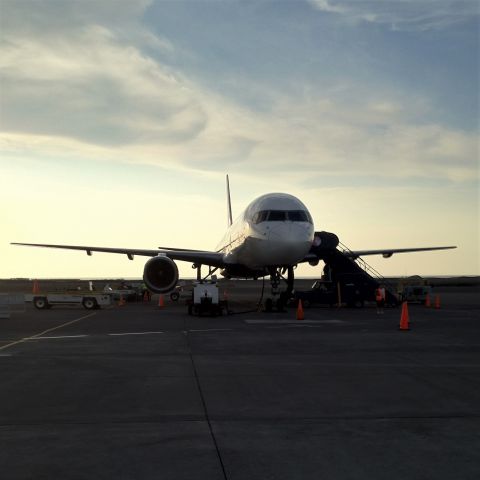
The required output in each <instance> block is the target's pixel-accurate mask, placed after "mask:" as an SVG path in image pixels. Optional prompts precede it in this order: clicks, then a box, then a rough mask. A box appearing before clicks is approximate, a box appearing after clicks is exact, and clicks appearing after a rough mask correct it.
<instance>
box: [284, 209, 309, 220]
mask: <svg viewBox="0 0 480 480" xmlns="http://www.w3.org/2000/svg"><path fill="white" fill-rule="evenodd" d="M287 213H288V219H289V220H290V221H292V222H308V217H307V213H306V212H305V211H304V210H290V211H288V212H287Z"/></svg>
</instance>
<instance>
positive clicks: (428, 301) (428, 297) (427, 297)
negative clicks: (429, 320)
mask: <svg viewBox="0 0 480 480" xmlns="http://www.w3.org/2000/svg"><path fill="white" fill-rule="evenodd" d="M425 306H426V307H427V308H430V307H431V306H432V304H431V302H430V294H429V293H427V296H426V297H425Z"/></svg>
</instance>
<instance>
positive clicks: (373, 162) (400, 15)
mask: <svg viewBox="0 0 480 480" xmlns="http://www.w3.org/2000/svg"><path fill="white" fill-rule="evenodd" d="M0 5H1V10H0V21H1V32H0V34H1V43H0V69H1V72H0V73H1V83H0V101H1V110H0V120H1V135H0V152H1V153H0V179H1V182H0V258H1V262H0V278H9V277H37V278H43V277H80V278H99V277H100V278H101V277H114V276H117V277H140V276H141V275H142V272H143V265H144V263H145V261H146V258H144V257H143V258H142V257H136V258H135V259H134V261H129V260H128V259H127V257H126V256H121V255H109V254H94V255H93V256H92V257H88V256H87V255H86V254H85V253H82V252H73V251H59V250H48V249H34V248H25V247H15V246H11V245H10V244H9V243H10V242H32V243H61V244H69V243H70V244H76V245H92V246H114V247H132V248H156V247H158V246H160V245H161V246H167V247H168V246H170V247H183V248H198V249H206V250H211V249H214V248H215V246H216V245H217V243H218V241H219V240H220V238H221V237H222V235H223V233H224V231H225V228H226V223H227V213H226V200H225V174H226V173H229V175H230V181H231V190H232V203H233V205H232V206H233V211H234V216H235V215H238V214H239V213H240V212H241V211H242V210H243V209H244V208H245V207H246V206H247V204H248V203H249V202H250V201H251V200H253V199H254V198H255V197H256V196H259V195H261V194H264V193H268V192H287V193H291V194H293V195H295V196H298V197H299V198H300V199H301V200H302V201H303V202H304V203H305V204H306V205H307V207H308V208H309V210H310V212H311V213H312V216H313V218H314V221H315V227H316V230H326V231H330V232H335V233H336V234H337V235H338V236H339V237H340V240H341V241H342V242H343V243H344V244H346V245H347V246H348V247H350V248H351V249H378V248H396V247H398V248H405V247H424V246H435V245H457V246H458V249H457V250H451V251H444V252H433V253H414V254H401V255H394V256H393V257H392V258H391V259H383V258H381V257H368V258H367V260H368V262H369V263H370V264H371V265H372V266H373V267H374V268H376V269H377V270H378V271H380V272H382V273H383V274H384V275H387V276H388V275H401V276H404V275H414V274H419V275H465V274H467V275H474V274H479V273H480V268H479V202H480V197H479V86H478V85H479V83H478V82H479V13H480V12H479V9H480V3H479V2H478V1H477V0H473V1H469V0H390V1H380V0H378V1H375V0H356V1H347V0H304V1H302V0H296V1H269V0H256V1H215V2H213V1H189V2H187V1H155V0H141V1H136V2H135V1H130V0H128V1H127V0H125V1H123V0H118V1H115V0H100V1H96V0H95V1H93V0H92V1H88V0H85V1H80V0H78V1H69V0H57V1H50V0H43V1H42V0H37V1H30V0H19V1H17V0H0ZM179 268H180V273H181V275H183V276H193V274H194V271H193V270H192V269H191V267H190V265H189V264H185V263H182V262H179ZM320 273H321V268H320V267H316V268H314V267H310V266H308V265H303V266H301V267H299V268H298V270H297V275H300V276H317V277H318V276H319V275H320Z"/></svg>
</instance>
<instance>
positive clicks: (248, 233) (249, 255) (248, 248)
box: [13, 175, 456, 304]
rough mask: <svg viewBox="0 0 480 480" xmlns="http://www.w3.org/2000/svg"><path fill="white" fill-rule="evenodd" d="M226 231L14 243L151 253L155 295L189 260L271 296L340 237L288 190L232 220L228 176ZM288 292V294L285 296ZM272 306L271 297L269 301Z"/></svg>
mask: <svg viewBox="0 0 480 480" xmlns="http://www.w3.org/2000/svg"><path fill="white" fill-rule="evenodd" d="M227 201H228V230H227V232H226V233H225V235H224V237H223V239H222V240H221V242H220V243H219V245H218V246H217V248H216V250H214V251H205V250H188V249H182V248H163V247H159V248H158V249H157V250H139V249H131V248H108V247H91V246H79V245H50V244H41V243H13V245H27V246H34V247H48V248H64V249H70V250H83V251H86V252H87V254H88V255H92V252H107V253H122V254H125V255H127V257H128V258H129V259H130V260H133V257H134V255H141V256H146V257H152V258H151V259H150V260H148V261H147V263H146V264H145V267H144V271H143V279H144V282H145V284H146V285H147V287H148V288H149V289H150V290H151V291H152V292H155V293H167V292H169V291H171V290H172V289H173V288H175V285H176V284H177V282H178V268H177V265H176V264H175V261H176V260H177V261H184V262H191V263H192V264H193V267H194V268H197V270H198V275H197V277H198V278H199V277H200V272H201V266H202V265H205V266H208V267H209V274H208V275H207V277H208V276H210V275H212V274H213V273H214V272H215V271H216V270H217V269H221V274H222V275H223V276H224V277H227V278H254V279H257V278H259V277H265V276H270V281H271V284H272V294H273V295H275V294H277V293H278V292H277V287H278V285H279V283H280V279H282V278H283V279H285V278H284V277H283V275H284V274H285V273H287V272H288V275H287V279H285V280H286V282H287V285H288V287H287V292H288V293H291V290H292V289H293V281H294V267H296V265H298V264H299V263H302V262H309V263H310V264H311V265H317V264H318V263H319V261H320V260H324V258H325V255H326V254H327V253H328V252H332V250H336V247H337V245H338V243H339V242H338V238H337V236H336V235H335V234H332V233H328V232H315V228H314V225H313V220H312V216H311V215H310V213H309V211H308V209H307V207H306V206H305V205H304V204H303V203H302V202H301V201H300V200H299V199H298V198H296V197H294V196H292V195H288V194H286V193H269V194H266V195H262V196H261V197H258V198H257V199H255V200H253V201H252V202H251V203H250V205H248V207H247V208H246V209H245V211H244V212H243V213H242V214H240V216H239V217H238V219H237V220H236V221H235V222H232V208H231V201H230V186H229V180H228V175H227ZM450 248H456V247H454V246H448V247H426V248H403V249H386V250H362V251H358V252H354V251H346V252H342V253H343V255H345V256H347V257H349V258H352V259H356V258H358V257H359V256H360V255H361V256H364V255H375V254H380V255H383V256H384V257H386V258H387V257H391V256H392V255H393V254H394V253H401V252H418V251H426V250H444V249H450ZM287 296H288V295H287ZM269 301H270V304H271V302H272V300H271V299H270V300H269Z"/></svg>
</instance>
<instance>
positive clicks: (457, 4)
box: [309, 0, 480, 31]
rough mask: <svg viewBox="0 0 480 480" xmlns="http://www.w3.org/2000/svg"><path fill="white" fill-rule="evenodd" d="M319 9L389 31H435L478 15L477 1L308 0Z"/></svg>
mask: <svg viewBox="0 0 480 480" xmlns="http://www.w3.org/2000/svg"><path fill="white" fill-rule="evenodd" d="M309 1H310V3H311V4H312V5H313V6H314V7H315V8H316V9H318V10H319V11H322V12H326V13H331V14H337V15H340V16H342V17H343V18H344V19H345V20H346V21H349V22H353V23H358V22H368V23H376V24H382V25H386V26H388V27H390V28H391V29H392V30H407V31H408V30H420V31H425V30H436V29H442V28H446V27H448V26H450V25H454V24H457V23H461V22H464V21H467V20H469V19H471V18H475V17H478V15H479V13H480V6H479V3H478V1H477V0H421V1H419V0H390V1H381V0H355V1H352V0H309Z"/></svg>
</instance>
